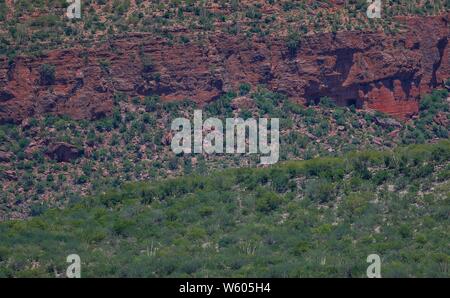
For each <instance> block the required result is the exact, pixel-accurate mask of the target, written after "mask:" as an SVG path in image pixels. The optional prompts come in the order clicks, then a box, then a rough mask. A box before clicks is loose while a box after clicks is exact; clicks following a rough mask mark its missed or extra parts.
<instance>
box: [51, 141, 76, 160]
mask: <svg viewBox="0 0 450 298" xmlns="http://www.w3.org/2000/svg"><path fill="white" fill-rule="evenodd" d="M81 155H82V150H80V149H78V148H77V147H76V146H74V145H71V144H68V143H64V142H58V143H55V144H52V145H50V146H49V148H48V150H47V156H48V157H50V158H51V159H54V160H57V161H58V162H68V161H71V160H73V159H76V158H78V157H80V156H81Z"/></svg>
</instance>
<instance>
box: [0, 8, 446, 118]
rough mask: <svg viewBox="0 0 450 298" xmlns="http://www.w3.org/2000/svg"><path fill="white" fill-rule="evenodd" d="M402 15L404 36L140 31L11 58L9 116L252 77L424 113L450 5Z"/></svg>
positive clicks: (102, 110)
mask: <svg viewBox="0 0 450 298" xmlns="http://www.w3.org/2000/svg"><path fill="white" fill-rule="evenodd" d="M399 20H400V21H401V22H403V23H404V24H405V25H406V26H405V28H406V29H405V30H402V31H401V32H400V33H398V34H396V35H386V34H385V33H382V32H379V33H367V32H363V31H340V32H337V33H323V34H315V35H308V36H305V37H304V38H302V39H301V40H299V41H298V47H297V48H295V49H294V50H292V48H291V49H290V50H289V49H288V47H287V46H286V39H285V38H282V37H280V38H273V37H270V38H261V37H256V36H255V37H253V38H251V39H249V38H247V37H245V36H241V35H239V34H238V35H236V36H233V35H229V34H225V33H224V34H211V35H209V36H206V35H205V36H206V37H204V38H203V39H199V38H197V39H196V40H192V41H190V42H186V43H180V44H173V43H170V42H168V41H167V39H165V38H163V37H157V36H156V35H154V34H151V33H135V34H126V35H125V36H124V37H115V38H111V39H110V40H109V41H108V42H106V43H98V44H96V45H95V46H93V47H91V48H81V47H75V48H69V49H62V50H52V51H50V52H48V53H46V54H44V55H42V56H40V57H25V56H18V57H16V58H14V59H10V60H8V59H7V58H2V60H1V62H0V123H8V122H12V123H19V122H21V121H23V120H24V119H26V118H27V117H30V116H36V115H41V114H43V113H55V114H64V115H69V116H71V117H72V118H75V119H95V118H99V117H103V116H105V115H108V114H110V113H111V111H112V107H113V97H114V94H117V93H118V92H124V93H126V94H128V95H129V96H139V97H143V96H146V95H153V94H156V95H159V96H160V97H161V98H162V99H163V100H167V101H171V100H182V99H185V98H189V99H192V100H194V101H196V102H199V103H203V102H209V101H211V100H214V99H215V98H217V97H219V96H220V95H221V94H223V93H224V92H227V91H229V90H233V89H234V90H236V89H237V88H238V86H239V85H240V84H241V83H243V82H246V83H250V84H251V85H253V86H255V85H258V84H265V85H266V86H267V88H269V89H270V90H273V91H277V92H282V93H285V94H287V95H288V96H290V97H292V98H294V99H297V100H299V101H303V102H305V101H311V100H318V99H319V98H320V97H322V96H329V97H331V98H333V99H335V100H336V101H337V102H338V103H339V104H342V105H351V104H355V105H356V106H359V107H366V108H373V109H376V110H380V111H383V112H387V113H389V114H392V115H395V116H399V117H407V116H410V115H411V114H414V113H416V112H417V110H418V99H419V97H420V95H421V94H423V93H425V92H428V91H429V90H430V89H431V88H434V87H436V86H440V85H442V84H443V82H444V81H445V80H446V79H447V78H448V77H449V76H450V61H449V47H448V40H449V26H448V20H449V14H448V13H447V14H444V15H441V16H436V17H403V18H401V19H399ZM179 34H181V33H179ZM185 35H186V34H185ZM42 65H49V66H52V67H55V72H54V79H52V80H50V81H45V80H43V79H42Z"/></svg>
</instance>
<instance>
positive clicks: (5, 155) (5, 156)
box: [0, 151, 13, 162]
mask: <svg viewBox="0 0 450 298" xmlns="http://www.w3.org/2000/svg"><path fill="white" fill-rule="evenodd" d="M12 158H13V154H12V153H11V152H4V151H0V162H9V161H10V160H11V159H12Z"/></svg>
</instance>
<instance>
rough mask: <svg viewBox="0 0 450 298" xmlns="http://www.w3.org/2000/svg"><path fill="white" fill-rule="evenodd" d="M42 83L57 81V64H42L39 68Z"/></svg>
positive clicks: (48, 83)
mask: <svg viewBox="0 0 450 298" xmlns="http://www.w3.org/2000/svg"><path fill="white" fill-rule="evenodd" d="M39 77H40V83H41V84H42V85H52V84H54V83H55V66H53V65H50V64H42V65H41V67H40V68H39Z"/></svg>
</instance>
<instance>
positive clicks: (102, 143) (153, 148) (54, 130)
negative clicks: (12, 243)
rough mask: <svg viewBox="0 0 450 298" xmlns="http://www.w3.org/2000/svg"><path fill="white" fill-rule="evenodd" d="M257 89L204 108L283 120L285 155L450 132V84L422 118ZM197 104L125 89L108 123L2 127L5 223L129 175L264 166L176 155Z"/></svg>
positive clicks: (236, 157) (427, 101)
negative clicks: (179, 133) (178, 125)
mask: <svg viewBox="0 0 450 298" xmlns="http://www.w3.org/2000/svg"><path fill="white" fill-rule="evenodd" d="M249 90H250V86H249V85H248V84H242V85H241V86H240V88H239V90H238V91H237V92H238V93H229V94H227V95H226V96H223V97H222V98H220V99H218V100H216V101H214V102H212V103H210V104H208V105H206V106H204V107H203V113H204V117H203V118H204V119H206V118H207V117H219V118H221V119H223V118H226V117H242V118H244V119H247V118H249V117H256V118H258V117H271V118H274V117H276V118H280V129H281V132H280V142H281V143H280V160H282V161H283V160H290V159H311V158H314V157H318V156H322V157H323V156H339V155H342V154H343V153H345V152H348V151H352V150H367V149H376V150H384V149H388V148H394V147H396V146H398V145H402V144H414V143H419V144H420V143H425V142H435V141H436V140H438V139H442V138H448V133H449V127H450V108H449V107H450V106H449V104H450V102H449V100H448V98H447V97H448V92H447V91H444V90H441V91H438V90H436V91H434V92H433V93H432V94H430V95H427V96H424V97H423V99H422V101H421V106H420V113H419V115H417V117H415V118H414V119H413V120H411V121H409V122H401V121H398V120H395V119H393V118H391V117H390V116H388V115H385V114H382V113H379V112H374V111H363V110H357V109H355V107H354V106H352V107H337V106H335V104H334V102H333V100H332V99H330V98H326V97H323V98H322V99H321V100H320V102H319V103H318V104H315V103H311V104H310V105H309V106H306V107H305V106H303V105H301V104H298V103H296V102H294V101H292V100H290V99H288V98H286V96H283V95H282V94H278V93H273V92H269V91H268V90H266V89H264V88H260V89H258V90H257V91H255V92H253V93H249ZM196 108H198V107H196V105H195V104H194V103H193V102H188V101H182V102H169V103H167V102H163V101H161V100H160V99H159V98H158V97H146V98H145V99H144V100H143V101H141V100H140V99H139V98H127V97H126V96H124V94H117V95H116V97H115V106H114V113H113V116H112V117H107V118H103V119H102V120H97V121H75V120H71V119H69V118H66V117H54V116H48V117H41V118H32V119H29V121H27V122H25V123H24V124H22V125H18V126H17V125H3V126H0V141H1V142H0V186H1V189H2V191H1V192H0V220H5V219H14V218H25V217H28V216H35V215H39V214H40V213H42V212H43V211H44V210H46V209H47V208H52V207H63V206H65V205H66V204H67V203H68V202H69V201H72V200H77V199H78V198H79V197H80V196H83V195H89V194H95V193H98V192H101V191H103V190H105V189H110V188H113V187H117V186H119V185H121V184H122V183H124V182H130V181H142V180H147V181H155V180H158V179H162V178H164V177H168V176H169V177H170V176H178V175H182V174H185V175H190V174H192V173H207V172H209V171H210V170H212V169H218V168H219V169H220V168H227V167H249V166H257V165H258V163H259V156H257V155H240V154H232V155H228V154H225V155H224V154H217V155H197V154H192V155H191V154H188V155H178V156H176V155H174V153H173V152H172V151H171V149H170V143H171V138H172V134H173V133H172V132H171V130H170V127H171V122H172V120H173V119H175V118H177V117H180V116H181V117H186V118H188V119H191V120H192V118H193V110H194V109H196Z"/></svg>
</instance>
